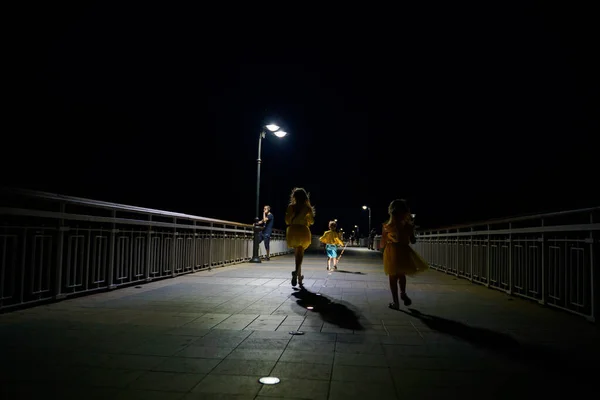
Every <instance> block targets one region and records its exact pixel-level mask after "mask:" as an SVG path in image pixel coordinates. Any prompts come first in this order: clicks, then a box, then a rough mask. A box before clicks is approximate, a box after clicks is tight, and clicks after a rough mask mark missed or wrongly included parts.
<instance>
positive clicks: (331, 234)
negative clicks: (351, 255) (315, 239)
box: [319, 230, 344, 258]
mask: <svg viewBox="0 0 600 400" xmlns="http://www.w3.org/2000/svg"><path fill="white" fill-rule="evenodd" d="M319 240H320V241H321V243H325V250H327V257H329V258H337V246H338V245H339V246H343V245H344V242H342V241H341V240H340V235H339V233H337V232H336V231H331V230H330V231H327V232H325V233H324V234H323V236H321V238H320V239H319Z"/></svg>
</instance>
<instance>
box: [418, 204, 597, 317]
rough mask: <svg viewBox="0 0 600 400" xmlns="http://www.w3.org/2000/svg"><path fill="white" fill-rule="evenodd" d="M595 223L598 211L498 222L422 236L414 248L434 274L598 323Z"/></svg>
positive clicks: (422, 232)
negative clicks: (460, 280)
mask: <svg viewBox="0 0 600 400" xmlns="http://www.w3.org/2000/svg"><path fill="white" fill-rule="evenodd" d="M595 221H596V222H595ZM597 221H600V207H596V208H588V209H582V210H573V211H565V212H557V213H551V214H541V215H532V216H524V217H517V218H509V219H496V220H490V221H485V222H481V223H475V224H470V225H461V226H454V227H448V228H440V229H435V230H422V231H419V232H418V237H417V243H416V244H415V245H414V248H415V250H416V251H418V252H419V253H420V254H421V255H422V256H423V257H424V258H425V259H426V260H427V261H428V262H429V264H430V265H431V267H432V268H434V269H437V270H440V271H444V272H446V273H448V274H453V275H456V276H457V277H461V278H465V279H469V280H470V281H472V282H474V283H479V284H483V285H486V286H487V287H490V288H494V289H498V290H502V291H504V292H506V293H509V294H512V295H516V296H521V297H524V298H528V299H531V300H535V301H537V302H539V303H541V304H544V305H548V306H552V307H557V308H560V309H563V310H567V311H569V312H572V313H575V314H579V315H582V316H584V317H586V318H587V319H589V320H591V321H595V318H596V316H597V309H598V303H597V301H598V300H597V299H596V298H595V293H596V291H597V285H598V283H597V277H598V254H599V253H598V231H600V223H598V222H597Z"/></svg>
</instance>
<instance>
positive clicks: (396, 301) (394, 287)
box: [388, 275, 400, 307]
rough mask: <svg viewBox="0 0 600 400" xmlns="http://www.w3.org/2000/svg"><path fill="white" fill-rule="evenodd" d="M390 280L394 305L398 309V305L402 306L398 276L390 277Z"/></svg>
mask: <svg viewBox="0 0 600 400" xmlns="http://www.w3.org/2000/svg"><path fill="white" fill-rule="evenodd" d="M388 278H389V280H390V291H391V292H392V299H393V300H394V305H395V306H396V307H398V304H400V300H399V299H398V276H397V275H390V276H389V277H388Z"/></svg>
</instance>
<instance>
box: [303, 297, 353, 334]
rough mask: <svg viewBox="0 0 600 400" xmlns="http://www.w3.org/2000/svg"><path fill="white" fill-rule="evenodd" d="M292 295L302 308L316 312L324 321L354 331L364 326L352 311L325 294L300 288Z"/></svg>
mask: <svg viewBox="0 0 600 400" xmlns="http://www.w3.org/2000/svg"><path fill="white" fill-rule="evenodd" d="M292 296H294V297H296V298H297V299H298V300H297V301H296V303H297V304H298V305H299V306H301V307H304V308H307V309H310V308H309V307H312V309H311V310H312V311H314V312H318V313H319V314H320V315H321V318H322V319H323V321H325V322H329V323H331V324H334V325H337V326H339V327H340V328H344V329H353V330H355V331H360V330H363V329H364V327H363V326H362V325H361V324H360V322H359V321H358V316H357V315H356V313H355V312H354V311H352V310H351V309H349V308H348V307H346V306H345V305H343V304H341V303H336V302H334V301H332V300H331V299H329V298H328V297H326V296H323V295H321V294H315V293H312V292H309V291H308V290H306V289H301V290H299V291H297V292H294V293H292Z"/></svg>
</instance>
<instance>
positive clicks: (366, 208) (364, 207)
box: [363, 206, 371, 235]
mask: <svg viewBox="0 0 600 400" xmlns="http://www.w3.org/2000/svg"><path fill="white" fill-rule="evenodd" d="M363 210H369V235H370V234H371V207H369V206H363Z"/></svg>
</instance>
